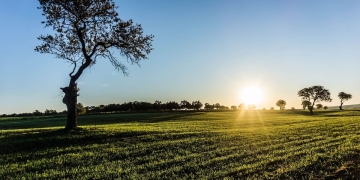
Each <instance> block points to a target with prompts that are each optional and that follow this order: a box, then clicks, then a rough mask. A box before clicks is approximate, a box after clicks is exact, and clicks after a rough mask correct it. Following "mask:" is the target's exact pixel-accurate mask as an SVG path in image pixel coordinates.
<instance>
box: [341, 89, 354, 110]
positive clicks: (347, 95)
mask: <svg viewBox="0 0 360 180" xmlns="http://www.w3.org/2000/svg"><path fill="white" fill-rule="evenodd" d="M338 97H339V98H340V106H339V109H340V110H343V109H342V105H343V104H344V101H347V100H349V99H351V98H352V95H351V94H347V93H344V92H339V94H338Z"/></svg>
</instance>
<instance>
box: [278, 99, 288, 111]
mask: <svg viewBox="0 0 360 180" xmlns="http://www.w3.org/2000/svg"><path fill="white" fill-rule="evenodd" d="M285 105H286V101H284V100H282V99H279V100H278V101H277V102H276V106H279V108H280V110H284V109H285Z"/></svg>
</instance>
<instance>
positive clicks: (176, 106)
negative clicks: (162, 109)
mask: <svg viewBox="0 0 360 180" xmlns="http://www.w3.org/2000/svg"><path fill="white" fill-rule="evenodd" d="M166 109H169V110H179V109H181V107H180V105H179V103H177V102H175V101H170V102H167V103H166Z"/></svg>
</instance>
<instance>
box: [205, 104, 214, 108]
mask: <svg viewBox="0 0 360 180" xmlns="http://www.w3.org/2000/svg"><path fill="white" fill-rule="evenodd" d="M204 108H205V110H213V109H214V106H213V105H211V104H209V103H205V107H204Z"/></svg>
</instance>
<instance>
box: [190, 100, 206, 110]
mask: <svg viewBox="0 0 360 180" xmlns="http://www.w3.org/2000/svg"><path fill="white" fill-rule="evenodd" d="M191 106H192V108H194V109H196V110H199V109H200V108H201V107H202V106H203V104H202V103H201V102H200V101H199V100H198V101H193V102H192V105H191Z"/></svg>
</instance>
